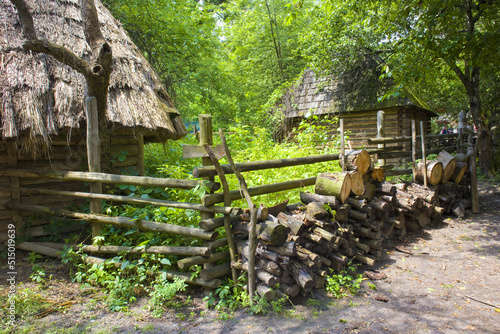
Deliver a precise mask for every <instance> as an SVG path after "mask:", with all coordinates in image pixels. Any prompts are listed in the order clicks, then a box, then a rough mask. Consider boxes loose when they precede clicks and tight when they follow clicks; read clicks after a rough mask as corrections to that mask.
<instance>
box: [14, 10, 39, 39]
mask: <svg viewBox="0 0 500 334" xmlns="http://www.w3.org/2000/svg"><path fill="white" fill-rule="evenodd" d="M11 1H12V3H13V4H14V6H15V7H16V9H17V15H18V16H19V20H20V21H21V26H22V27H23V35H24V37H25V38H26V39H30V40H34V39H38V38H37V37H36V31H35V25H34V24H33V18H32V17H31V14H30V12H29V10H28V6H27V5H26V2H24V0H11Z"/></svg>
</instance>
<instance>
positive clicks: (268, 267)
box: [255, 258, 282, 277]
mask: <svg viewBox="0 0 500 334" xmlns="http://www.w3.org/2000/svg"><path fill="white" fill-rule="evenodd" d="M255 263H256V264H257V266H258V267H259V268H261V269H262V270H265V271H267V272H268V273H270V274H272V275H274V276H277V277H280V276H281V274H282V269H281V267H280V266H279V265H278V263H277V262H274V261H270V260H267V259H263V258H257V259H256V262H255Z"/></svg>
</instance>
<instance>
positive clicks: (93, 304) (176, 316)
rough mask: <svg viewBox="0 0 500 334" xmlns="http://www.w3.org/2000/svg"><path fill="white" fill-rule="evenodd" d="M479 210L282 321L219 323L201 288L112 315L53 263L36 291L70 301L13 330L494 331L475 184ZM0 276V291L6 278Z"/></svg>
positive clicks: (391, 251) (496, 203)
mask: <svg viewBox="0 0 500 334" xmlns="http://www.w3.org/2000/svg"><path fill="white" fill-rule="evenodd" d="M480 205H481V213H480V214H471V213H470V212H469V213H468V214H467V216H466V219H463V220H459V219H451V218H447V219H445V220H444V221H443V222H441V223H434V224H432V225H430V226H428V227H426V228H425V229H424V230H421V231H418V232H416V233H412V234H411V235H410V236H408V237H407V238H406V239H404V240H402V241H401V242H400V243H398V244H396V243H393V244H390V245H388V247H387V249H386V251H385V252H384V254H383V256H382V257H381V259H380V260H379V261H378V262H377V264H376V266H374V267H371V268H369V267H364V268H361V269H362V270H364V271H368V270H370V271H375V272H379V273H383V274H385V276H386V278H384V279H381V280H376V281H371V280H369V279H367V280H366V281H364V282H363V283H362V289H361V291H360V293H358V294H357V295H356V296H353V297H351V298H346V299H343V300H334V299H331V298H329V297H328V296H327V295H326V294H325V293H324V292H322V291H316V292H314V293H313V294H311V296H307V297H302V298H299V299H295V300H293V303H294V307H292V306H289V308H288V311H287V312H284V313H282V314H275V313H274V314H271V315H266V316H252V315H250V314H248V313H246V312H245V311H243V310H242V311H238V312H237V313H235V314H234V315H232V317H231V318H230V319H229V320H219V319H217V313H216V312H215V311H213V310H210V309H206V307H205V305H204V303H203V301H202V297H203V295H202V293H201V292H200V291H192V292H191V294H192V300H193V302H192V303H190V304H189V306H187V307H185V308H180V309H174V310H171V311H169V312H167V313H166V314H165V315H164V316H163V317H162V318H154V317H152V316H151V314H150V313H149V311H147V310H145V309H144V305H146V304H147V299H145V298H139V300H138V302H137V303H136V304H134V305H133V306H132V307H131V308H130V312H128V313H116V312H109V311H107V310H106V308H105V307H104V305H103V303H102V302H101V301H100V299H99V293H98V292H96V291H89V290H87V293H90V294H86V292H82V290H80V289H79V286H78V284H76V283H71V282H70V280H69V279H68V278H67V277H68V273H67V268H66V267H65V266H63V265H62V264H60V263H59V262H57V261H56V262H49V263H48V264H46V266H47V267H50V268H52V269H51V270H52V272H53V274H54V278H55V279H53V280H52V281H50V283H49V286H48V287H47V288H45V289H43V291H42V292H41V293H42V294H43V296H44V298H46V299H48V300H52V301H54V302H59V303H60V302H67V301H69V302H72V304H71V305H70V306H69V307H68V308H64V310H63V311H60V312H55V313H52V314H50V315H48V316H45V317H43V318H41V319H36V318H35V317H28V318H26V319H23V320H20V321H19V322H18V329H17V331H18V332H21V331H22V332H25V331H26V332H30V333H31V332H33V333H199V334H209V333H214V334H215V333H217V334H222V333H499V331H500V313H499V312H500V310H497V309H496V308H499V307H500V289H499V286H500V258H499V256H500V253H499V252H500V235H499V232H500V187H498V186H491V185H489V186H488V185H480ZM395 246H397V247H396V248H394V247H395ZM23 268H24V269H25V270H24V272H26V273H30V272H31V268H30V265H29V264H28V263H24V264H23V263H20V264H19V272H20V275H22V274H21V273H22V272H23ZM2 271H5V269H2ZM47 274H50V273H49V272H48V273H47ZM28 275H29V274H28ZM0 278H1V283H2V288H3V290H4V291H5V290H6V287H7V285H6V281H5V278H6V277H5V274H4V273H3V274H2V275H1V277H0ZM22 281H23V282H26V281H27V277H25V278H24V279H22ZM19 282H21V278H20V280H19ZM18 284H19V285H18V289H23V288H26V287H27V288H30V289H38V287H36V285H35V284H34V283H18ZM370 286H371V288H370ZM374 286H375V287H376V290H375V289H374ZM184 298H185V296H184ZM202 312H203V313H202ZM200 313H201V314H202V315H201V314H200Z"/></svg>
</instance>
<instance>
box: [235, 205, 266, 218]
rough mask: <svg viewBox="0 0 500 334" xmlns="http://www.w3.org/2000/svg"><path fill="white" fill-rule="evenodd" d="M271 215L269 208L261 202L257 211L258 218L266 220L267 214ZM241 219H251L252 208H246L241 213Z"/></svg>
mask: <svg viewBox="0 0 500 334" xmlns="http://www.w3.org/2000/svg"><path fill="white" fill-rule="evenodd" d="M268 215H269V209H268V208H267V207H266V206H265V205H264V204H261V205H260V206H259V208H258V211H257V220H258V221H259V220H266V219H267V216H268ZM240 218H241V220H244V221H248V222H249V221H250V209H244V210H243V213H242V214H241V215H240Z"/></svg>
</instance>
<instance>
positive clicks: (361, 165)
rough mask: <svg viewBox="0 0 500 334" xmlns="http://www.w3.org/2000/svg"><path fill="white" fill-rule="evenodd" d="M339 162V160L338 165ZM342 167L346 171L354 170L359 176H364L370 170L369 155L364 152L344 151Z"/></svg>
mask: <svg viewBox="0 0 500 334" xmlns="http://www.w3.org/2000/svg"><path fill="white" fill-rule="evenodd" d="M340 163H341V160H339V164H340ZM344 165H345V168H346V169H347V170H355V171H357V172H359V173H360V174H361V175H365V174H366V172H367V171H368V170H369V169H370V166H371V159H370V154H369V153H368V152H367V151H366V150H353V151H346V153H345V157H344Z"/></svg>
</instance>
